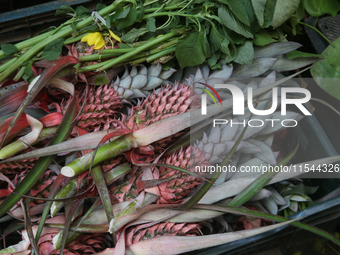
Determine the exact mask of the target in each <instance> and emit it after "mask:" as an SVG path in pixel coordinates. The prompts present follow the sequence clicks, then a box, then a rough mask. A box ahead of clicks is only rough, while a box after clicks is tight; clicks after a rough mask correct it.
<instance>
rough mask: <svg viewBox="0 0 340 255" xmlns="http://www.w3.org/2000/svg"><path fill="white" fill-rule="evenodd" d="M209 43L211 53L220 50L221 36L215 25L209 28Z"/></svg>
mask: <svg viewBox="0 0 340 255" xmlns="http://www.w3.org/2000/svg"><path fill="white" fill-rule="evenodd" d="M209 42H210V49H211V52H215V51H217V50H219V49H220V47H221V43H222V36H221V35H220V33H219V32H218V30H217V29H216V26H215V25H213V26H212V27H211V30H210V33H209Z"/></svg>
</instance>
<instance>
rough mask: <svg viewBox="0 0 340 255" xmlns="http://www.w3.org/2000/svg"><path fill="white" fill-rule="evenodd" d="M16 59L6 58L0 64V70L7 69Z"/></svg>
mask: <svg viewBox="0 0 340 255" xmlns="http://www.w3.org/2000/svg"><path fill="white" fill-rule="evenodd" d="M16 59H17V57H15V58H12V59H10V60H8V61H7V62H6V63H4V64H2V65H1V66H0V72H2V71H3V70H5V69H7V68H8V67H9V66H11V65H12V63H13V62H14V61H15V60H16Z"/></svg>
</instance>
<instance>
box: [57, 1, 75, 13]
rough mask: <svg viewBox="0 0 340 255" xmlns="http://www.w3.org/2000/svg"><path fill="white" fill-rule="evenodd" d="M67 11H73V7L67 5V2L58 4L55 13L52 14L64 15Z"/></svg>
mask: <svg viewBox="0 0 340 255" xmlns="http://www.w3.org/2000/svg"><path fill="white" fill-rule="evenodd" d="M67 13H75V11H74V9H73V8H72V7H71V6H69V5H67V4H63V5H62V6H60V7H59V8H58V9H57V10H56V11H55V14H54V16H57V15H65V14H67Z"/></svg>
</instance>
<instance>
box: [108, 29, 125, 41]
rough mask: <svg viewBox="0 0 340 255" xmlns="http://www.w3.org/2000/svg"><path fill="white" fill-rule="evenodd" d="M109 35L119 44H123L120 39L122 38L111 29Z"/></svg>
mask: <svg viewBox="0 0 340 255" xmlns="http://www.w3.org/2000/svg"><path fill="white" fill-rule="evenodd" d="M109 33H110V35H111V37H112V38H113V39H115V40H116V41H118V42H122V40H121V39H120V37H119V36H118V35H116V34H115V33H113V32H112V31H111V30H110V29H109Z"/></svg>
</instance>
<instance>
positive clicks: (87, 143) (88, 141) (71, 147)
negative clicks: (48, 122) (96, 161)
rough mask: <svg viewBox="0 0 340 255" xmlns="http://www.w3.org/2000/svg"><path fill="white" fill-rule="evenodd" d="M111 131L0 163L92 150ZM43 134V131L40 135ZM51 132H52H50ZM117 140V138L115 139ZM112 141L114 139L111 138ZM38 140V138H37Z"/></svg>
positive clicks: (90, 135) (89, 135)
mask: <svg viewBox="0 0 340 255" xmlns="http://www.w3.org/2000/svg"><path fill="white" fill-rule="evenodd" d="M114 131H115V130H113V129H108V130H105V131H98V132H92V133H89V134H85V135H82V136H79V137H76V138H74V139H72V140H68V141H65V142H62V143H59V144H56V145H50V146H48V147H45V148H41V149H36V150H34V151H30V152H27V153H25V154H21V155H18V156H15V157H12V158H9V159H6V160H3V161H1V162H2V163H7V162H13V161H18V160H24V159H30V158H36V157H43V156H49V155H52V154H59V153H64V152H73V151H79V150H94V149H95V148H96V147H97V146H98V144H99V143H100V141H101V140H102V139H103V138H104V137H105V136H106V135H108V134H110V133H112V132H114ZM43 132H44V129H43V131H42V133H43ZM51 132H53V131H52V130H51ZM117 138H118V137H117ZM112 139H114V138H112ZM38 140H39V138H38Z"/></svg>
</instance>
